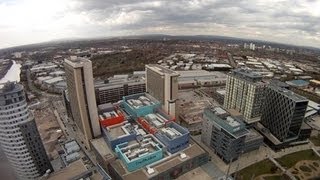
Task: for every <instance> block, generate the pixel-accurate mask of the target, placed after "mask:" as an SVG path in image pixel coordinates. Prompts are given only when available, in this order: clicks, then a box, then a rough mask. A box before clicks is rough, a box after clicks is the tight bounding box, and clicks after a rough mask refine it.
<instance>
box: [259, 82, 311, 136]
mask: <svg viewBox="0 0 320 180" xmlns="http://www.w3.org/2000/svg"><path fill="white" fill-rule="evenodd" d="M266 96H267V98H266V100H265V102H264V106H263V107H264V108H263V112H262V116H261V123H262V124H263V125H264V126H265V127H266V128H268V129H269V130H270V132H271V133H272V134H273V135H274V136H275V137H276V138H278V139H279V140H280V141H281V142H286V141H291V140H295V139H297V138H298V136H299V133H300V130H301V126H302V123H303V119H304V115H305V113H306V109H307V107H308V100H307V99H306V98H305V97H302V96H300V95H298V94H295V93H293V92H292V91H289V90H288V89H285V88H282V87H279V86H277V85H275V84H270V85H269V86H268V88H267V90H266Z"/></svg>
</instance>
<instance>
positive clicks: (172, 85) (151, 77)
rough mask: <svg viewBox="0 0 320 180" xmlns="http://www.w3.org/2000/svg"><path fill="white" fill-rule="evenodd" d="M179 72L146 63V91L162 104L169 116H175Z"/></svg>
mask: <svg viewBox="0 0 320 180" xmlns="http://www.w3.org/2000/svg"><path fill="white" fill-rule="evenodd" d="M178 76H179V73H177V72H175V71H172V70H170V69H167V68H165V67H163V66H160V65H157V64H149V65H146V92H148V93H149V94H150V95H151V96H153V97H155V98H156V99H157V100H159V101H160V102H161V104H162V107H163V109H164V110H165V111H166V112H167V113H168V114H170V115H171V116H174V117H175V116H176V111H177V110H176V100H177V99H178Z"/></svg>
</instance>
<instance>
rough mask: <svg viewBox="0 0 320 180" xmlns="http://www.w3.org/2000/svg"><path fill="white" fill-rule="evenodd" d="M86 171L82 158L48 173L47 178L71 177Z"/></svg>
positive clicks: (54, 179) (59, 179)
mask: <svg viewBox="0 0 320 180" xmlns="http://www.w3.org/2000/svg"><path fill="white" fill-rule="evenodd" d="M86 171H88V170H87V168H86V167H85V165H84V164H83V162H82V160H77V161H75V162H73V163H71V164H69V166H67V167H65V168H63V169H61V170H59V171H56V172H54V173H53V174H50V175H49V177H48V180H61V179H72V178H74V177H77V176H78V175H81V174H83V173H85V172H86Z"/></svg>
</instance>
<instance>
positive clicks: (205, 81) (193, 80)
mask: <svg viewBox="0 0 320 180" xmlns="http://www.w3.org/2000/svg"><path fill="white" fill-rule="evenodd" d="M177 73H179V74H180V76H179V77H178V86H179V89H188V88H196V87H202V86H204V87H210V86H222V85H225V84H226V80H227V75H226V74H224V73H221V72H216V71H211V72H208V71H205V70H192V71H177Z"/></svg>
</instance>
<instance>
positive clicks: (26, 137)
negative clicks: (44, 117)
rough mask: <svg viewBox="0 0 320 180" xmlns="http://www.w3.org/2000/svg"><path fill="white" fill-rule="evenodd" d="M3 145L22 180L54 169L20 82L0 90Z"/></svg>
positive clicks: (0, 137) (0, 141)
mask: <svg viewBox="0 0 320 180" xmlns="http://www.w3.org/2000/svg"><path fill="white" fill-rule="evenodd" d="M0 144H1V148H2V150H3V152H4V153H5V155H6V157H7V159H8V161H9V163H10V164H11V167H12V168H13V169H14V171H15V174H16V176H17V178H19V179H36V178H37V177H39V176H42V175H44V174H45V173H46V171H47V170H48V169H50V170H51V171H52V170H53V169H52V166H51V164H50V161H49V159H48V156H47V154H46V151H45V149H44V146H43V144H42V140H41V138H40V134H39V132H38V129H37V126H36V123H35V120H34V117H33V116H32V114H31V113H30V112H29V109H28V105H27V102H26V96H25V92H24V90H23V86H22V85H20V84H16V83H7V84H5V85H4V86H3V87H2V88H1V89H0Z"/></svg>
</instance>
